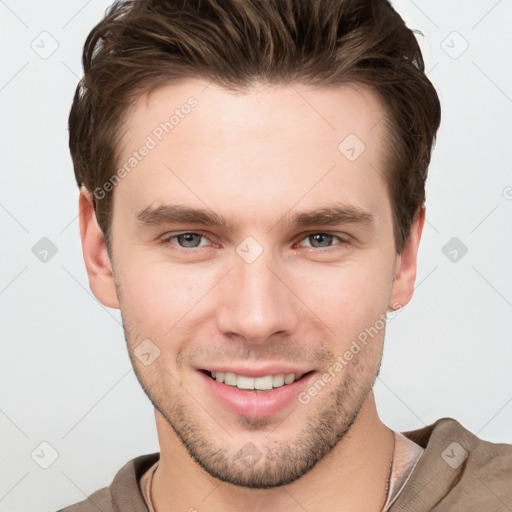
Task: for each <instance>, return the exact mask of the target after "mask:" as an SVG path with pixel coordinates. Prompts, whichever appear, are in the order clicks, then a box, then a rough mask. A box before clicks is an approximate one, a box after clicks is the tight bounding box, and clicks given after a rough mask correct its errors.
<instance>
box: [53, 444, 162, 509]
mask: <svg viewBox="0 0 512 512" xmlns="http://www.w3.org/2000/svg"><path fill="white" fill-rule="evenodd" d="M159 458H160V454H159V453H158V452H157V453H151V454H148V455H140V456H139V457H135V458H134V459H132V460H130V461H128V462H127V463H126V464H125V465H124V466H123V467H122V468H121V469H120V470H119V471H118V472H117V474H116V476H115V477H114V479H113V481H112V483H111V484H110V485H109V486H108V487H103V488H102V489H99V490H97V491H96V492H94V493H92V494H91V495H90V496H88V497H87V499H85V500H83V501H80V502H79V503H75V504H74V505H70V506H68V507H66V508H63V509H60V510H58V511H57V512H98V511H101V512H121V511H122V512H128V511H130V512H131V511H133V512H146V511H147V508H146V504H145V502H144V498H143V496H142V493H141V491H140V488H139V481H140V478H141V477H142V475H143V474H144V473H145V472H146V471H147V470H148V469H149V468H150V467H151V466H152V465H153V464H154V463H155V462H156V461H157V460H159Z"/></svg>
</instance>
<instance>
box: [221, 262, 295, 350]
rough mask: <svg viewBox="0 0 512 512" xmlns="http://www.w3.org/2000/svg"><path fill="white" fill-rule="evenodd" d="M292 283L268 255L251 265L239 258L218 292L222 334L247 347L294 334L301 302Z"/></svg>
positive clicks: (288, 276) (287, 275) (284, 271)
mask: <svg viewBox="0 0 512 512" xmlns="http://www.w3.org/2000/svg"><path fill="white" fill-rule="evenodd" d="M235 256H236V255H235ZM290 281H291V279H290V275H289V274H287V272H286V270H285V269H284V268H283V267H282V266H279V265H278V263H277V262H276V260H275V259H273V258H271V257H266V253H265V252H264V253H263V254H262V255H261V256H260V257H259V258H258V259H257V260H256V261H254V262H252V263H247V262H246V261H244V260H243V259H241V258H238V257H236V259H235V264H234V268H233V269H232V270H231V272H229V274H228V275H227V276H226V279H223V280H222V283H220V284H221V287H220V289H219V290H218V292H219V293H220V294H221V298H220V300H219V301H218V304H219V306H218V308H217V310H216V319H217V326H218V328H219V330H220V332H221V333H222V334H224V336H226V337H229V338H231V339H235V338H237V337H238V338H240V340H243V341H245V342H246V343H248V344H261V343H264V342H266V341H268V339H269V338H270V337H271V336H273V335H277V334H279V335H282V336H285V335H291V334H293V333H295V331H296V330H297V326H298V322H299V317H300V311H299V304H300V303H299V301H298V300H297V298H296V297H295V296H294V294H293V292H292V291H291V290H293V283H291V282H290Z"/></svg>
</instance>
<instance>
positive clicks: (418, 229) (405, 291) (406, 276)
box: [389, 206, 425, 310]
mask: <svg viewBox="0 0 512 512" xmlns="http://www.w3.org/2000/svg"><path fill="white" fill-rule="evenodd" d="M424 224H425V207H424V206H421V207H420V208H419V209H418V212H417V213H416V216H415V217H414V220H413V223H412V226H411V231H410V234H409V238H408V239H407V242H406V243H405V246H404V248H403V250H402V252H401V254H400V255H397V257H396V268H395V279H394V281H393V288H392V293H391V299H390V302H389V309H391V310H396V309H400V308H403V307H404V306H405V305H406V304H408V303H409V301H410V300H411V298H412V295H413V293H414V284H415V281H416V270H417V264H418V247H419V244H420V240H421V233H422V232H423V225H424Z"/></svg>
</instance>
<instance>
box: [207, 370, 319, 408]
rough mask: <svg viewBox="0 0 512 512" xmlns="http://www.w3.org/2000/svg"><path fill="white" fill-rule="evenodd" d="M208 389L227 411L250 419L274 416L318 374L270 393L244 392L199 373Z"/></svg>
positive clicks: (312, 374) (306, 376) (308, 375)
mask: <svg viewBox="0 0 512 512" xmlns="http://www.w3.org/2000/svg"><path fill="white" fill-rule="evenodd" d="M198 373H199V374H200V376H201V377H202V379H203V381H204V383H205V385H206V387H207V389H208V390H209V391H210V393H211V394H212V395H213V396H214V397H215V398H216V399H217V401H219V402H220V403H221V404H222V405H223V406H224V407H225V408H226V409H228V410H230V411H232V412H234V413H235V414H237V415H240V416H246V417H248V418H266V417H269V416H272V415H274V414H276V413H278V412H279V411H281V410H282V409H284V408H285V407H286V406H288V405H290V404H291V403H292V402H294V401H295V400H297V397H298V395H299V394H300V393H301V392H302V391H303V390H304V389H305V388H306V387H307V386H308V385H309V382H310V381H311V379H312V378H313V377H314V375H315V373H316V372H310V373H308V374H307V375H305V376H304V377H302V378H301V379H299V380H297V381H295V382H293V383H292V384H286V385H284V386H281V387H279V388H274V389H271V390H268V391H258V392H256V391H253V390H248V391H242V390H241V389H238V388H237V387H235V386H228V385H227V384H223V383H222V382H217V381H216V380H215V379H212V378H211V377H209V376H208V375H206V374H205V373H203V372H202V371H199V372H198Z"/></svg>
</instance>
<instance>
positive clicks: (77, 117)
mask: <svg viewBox="0 0 512 512" xmlns="http://www.w3.org/2000/svg"><path fill="white" fill-rule="evenodd" d="M83 67H84V77H83V79H82V80H81V81H80V83H79V84H78V87H77V89H76V93H75V97H74V101H73V105H72V108H71V112H70V116H69V147H70V151H71V155H72V158H73V166H74V170H75V176H76V180H77V182H78V185H79V186H85V187H86V188H87V189H88V190H90V191H94V190H95V189H96V188H97V187H102V185H103V184H104V183H106V182H107V181H108V180H109V178H110V177H111V176H112V175H114V173H115V170H116V165H118V160H119V158H118V148H119V142H120V138H121V135H122V129H123V114H124V113H125V112H126V109H127V108H128V107H129V106H130V105H131V104H133V102H134V101H135V100H136V99H137V98H138V97H140V95H142V94H143V93H145V92H149V91H150V90H154V89H155V88H157V87H160V86H162V85H168V84H172V83H176V82H177V81H179V80H184V79H187V78H203V79H206V80H208V81H214V82H216V83H218V84H220V85H221V86H223V87H225V88H226V89H228V90H233V91H242V92H243V91H246V90H248V89H249V88H250V87H251V85H253V84H254V83H256V82H264V83H273V84H286V83H296V82H301V83H306V84H311V85H315V86H336V85H343V84H347V83H352V84H364V85H367V86H370V87H371V88H372V90H373V91H375V92H376V93H377V95H378V97H379V99H380V101H381V103H382V105H383V107H384V110H385V112H386V119H385V122H386V127H387V134H388V142H389V144H388V146H389V156H390V158H389V162H388V167H389V169H387V170H386V181H387V186H388V191H389V194H390V200H391V204H392V210H393V230H394V241H395V248H396V250H397V252H401V251H402V249H403V247H404V244H405V242H406V240H407V238H408V236H409V233H410V228H411V224H412V222H413V219H414V216H415V214H416V213H417V211H418V208H419V207H421V206H422V205H423V203H424V201H425V180H426V177H427V169H428V165H429V162H430V155H431V149H432V145H433V143H434V140H435V135H436V132H437V129H438V127H439V123H440V118H441V107H440V104H439V99H438V96H437V94H436V91H435V89H434V87H433V85H432V84H431V82H430V81H429V80H428V78H427V77H426V75H425V72H424V62H423V58H422V55H421V51H420V48H419V45H418V43H417V41H416V39H415V36H414V33H413V32H412V31H411V30H410V29H408V28H407V27H406V25H405V23H404V22H403V20H402V19H401V17H400V16H399V15H398V14H397V13H396V12H395V11H394V9H393V8H392V7H391V5H390V3H389V2H388V1H386V0H132V1H118V2H115V3H114V4H113V5H112V6H111V7H110V8H109V9H108V10H107V12H106V15H105V17H104V19H103V20H102V21H101V22H100V23H98V24H97V25H96V26H95V27H94V28H93V30H92V31H91V33H90V34H89V36H88V38H87V40H86V43H85V46H84V52H83ZM112 194H113V192H112V191H110V192H108V193H106V194H105V197H103V198H102V199H100V200H99V199H98V198H97V197H94V199H93V201H94V208H95V212H96V217H97V219H98V224H99V226H100V228H101V229H102V232H103V234H104V235H105V239H106V242H107V245H108V243H109V233H110V225H111V217H112Z"/></svg>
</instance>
